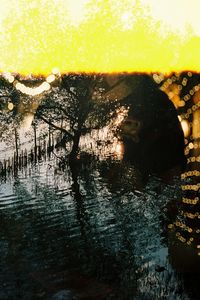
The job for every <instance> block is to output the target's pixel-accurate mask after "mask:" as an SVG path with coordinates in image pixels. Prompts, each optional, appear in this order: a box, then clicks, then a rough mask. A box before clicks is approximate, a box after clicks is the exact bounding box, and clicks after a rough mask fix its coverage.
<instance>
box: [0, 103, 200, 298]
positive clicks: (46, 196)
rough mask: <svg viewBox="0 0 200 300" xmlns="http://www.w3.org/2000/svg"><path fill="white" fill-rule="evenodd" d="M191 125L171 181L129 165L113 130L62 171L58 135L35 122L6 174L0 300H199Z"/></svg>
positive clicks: (84, 141)
mask: <svg viewBox="0 0 200 300" xmlns="http://www.w3.org/2000/svg"><path fill="white" fill-rule="evenodd" d="M117 109H118V108H117ZM58 121H59V122H60V121H62V118H60V116H59V120H58ZM192 122H193V124H195V125H194V127H195V126H196V127H195V128H196V129H195V130H194V129H192V132H193V137H192V139H189V137H188V143H187V147H186V155H187V169H186V170H185V172H184V173H183V174H182V179H181V178H179V177H173V180H171V181H166V180H163V177H161V176H156V175H155V174H154V175H152V174H150V175H149V173H148V174H145V177H144V173H143V168H140V167H139V165H138V164H134V163H133V161H130V160H128V159H123V158H124V153H123V151H124V148H123V143H122V142H120V141H119V140H118V139H117V137H116V135H114V133H113V131H112V130H111V129H113V125H112V126H111V127H108V126H107V127H104V128H103V129H102V130H99V129H95V130H93V131H92V132H90V134H88V135H87V134H85V135H84V136H82V138H81V141H80V146H81V149H82V151H81V153H80V154H79V156H78V159H77V160H76V162H74V161H71V162H69V163H66V160H64V161H63V159H62V158H63V156H64V157H65V155H66V153H67V152H68V148H65V149H64V150H65V151H64V150H63V147H55V145H56V144H58V142H59V141H60V136H59V134H58V136H57V135H56V134H55V131H54V130H53V128H52V127H49V126H48V125H47V126H46V127H45V126H44V125H42V126H43V127H42V128H43V129H44V130H43V131H42V130H40V126H41V124H39V123H38V124H37V123H35V124H34V126H35V127H33V128H31V130H30V136H29V137H28V138H30V137H31V139H30V140H29V141H28V143H27V142H26V143H25V144H24V148H23V145H21V149H19V152H18V158H17V159H16V156H15V157H12V155H11V156H10V159H9V158H8V157H6V158H5V157H4V158H5V159H4V160H2V164H1V167H0V171H1V190H0V193H1V199H0V214H1V224H2V225H1V227H0V233H1V241H0V243H1V247H0V251H1V252H0V254H1V257H2V260H1V262H0V269H1V272H0V285H1V287H2V288H1V291H0V298H1V299H12V297H13V298H17V297H18V298H19V299H50V297H51V296H52V295H53V294H55V293H56V292H58V291H59V290H62V289H70V290H71V291H72V292H73V294H74V295H75V296H76V297H77V298H78V299H136V300H137V299H138V300H141V299H150V300H151V299H152V300H154V299H190V300H192V299H197V296H198V282H199V274H198V273H195V272H194V271H198V272H199V257H200V256H199V250H198V249H199V238H198V237H199V228H200V227H199V220H200V219H199V173H198V172H199V156H200V153H199V146H198V145H199V143H200V141H199V136H197V134H198V126H199V123H198V122H199V119H198V116H197V114H196V113H195V114H194V116H193V121H192ZM63 123H64V121H63V122H62V123H60V127H61V128H62V126H64V125H63ZM197 123H198V124H197ZM117 125H118V124H117ZM192 128H193V127H192ZM42 134H43V135H42ZM62 138H63V135H62ZM27 145H29V148H28V147H27ZM192 145H193V146H192ZM68 147H69V149H70V145H69V146H68ZM25 148H26V150H25ZM31 148H32V149H31ZM63 151H64V154H63ZM11 153H13V149H12V152H11ZM15 155H16V154H15ZM1 156H3V152H2V153H1ZM186 257H187V259H186ZM188 271H189V272H190V275H189V276H188V275H187V272H188Z"/></svg>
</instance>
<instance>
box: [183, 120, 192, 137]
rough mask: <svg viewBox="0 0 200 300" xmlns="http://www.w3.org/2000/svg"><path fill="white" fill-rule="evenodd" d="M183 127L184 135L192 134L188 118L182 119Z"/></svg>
mask: <svg viewBox="0 0 200 300" xmlns="http://www.w3.org/2000/svg"><path fill="white" fill-rule="evenodd" d="M181 127H182V129H183V133H184V137H186V138H187V137H188V136H189V135H190V125H189V122H188V121H187V120H181Z"/></svg>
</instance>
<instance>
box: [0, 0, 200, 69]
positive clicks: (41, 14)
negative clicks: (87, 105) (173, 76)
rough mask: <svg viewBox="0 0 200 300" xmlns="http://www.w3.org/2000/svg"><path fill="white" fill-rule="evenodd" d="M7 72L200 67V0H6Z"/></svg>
mask: <svg viewBox="0 0 200 300" xmlns="http://www.w3.org/2000/svg"><path fill="white" fill-rule="evenodd" d="M0 7H1V10H0V71H2V72H5V71H9V72H19V73H21V74H29V73H32V74H39V73H42V74H49V73H51V70H52V69H53V68H54V67H57V68H59V70H60V71H61V72H93V71H94V72H122V71H127V72H133V71H139V72H143V71H147V72H151V71H160V72H170V71H181V70H194V71H199V70H200V60H199V53H200V26H199V21H198V12H199V11H200V1H199V0H189V1H188V0H159V1H157V0H151V1H150V0H123V1H122V0H121V1H120V0H118V1H116V0H96V1H94V0H9V1H8V0H0Z"/></svg>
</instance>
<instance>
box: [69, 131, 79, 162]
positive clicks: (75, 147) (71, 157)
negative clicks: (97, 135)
mask: <svg viewBox="0 0 200 300" xmlns="http://www.w3.org/2000/svg"><path fill="white" fill-rule="evenodd" d="M80 137H81V131H80V130H79V131H77V132H76V133H75V135H74V138H73V141H72V142H73V145H72V150H71V152H70V154H69V162H70V163H72V164H73V163H74V162H75V161H76V159H77V155H78V150H79V142H80Z"/></svg>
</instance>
